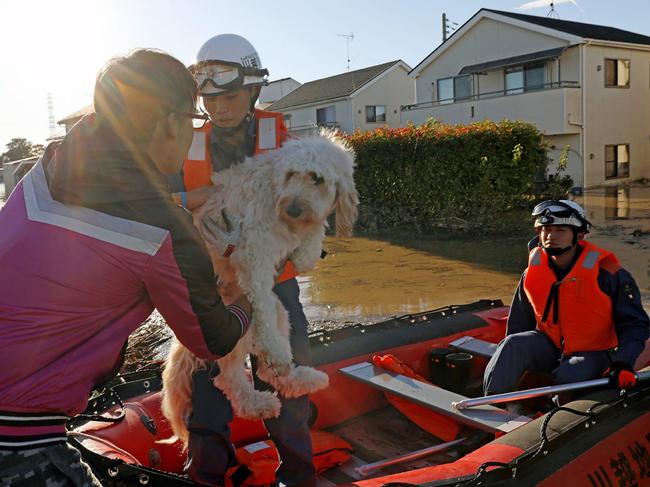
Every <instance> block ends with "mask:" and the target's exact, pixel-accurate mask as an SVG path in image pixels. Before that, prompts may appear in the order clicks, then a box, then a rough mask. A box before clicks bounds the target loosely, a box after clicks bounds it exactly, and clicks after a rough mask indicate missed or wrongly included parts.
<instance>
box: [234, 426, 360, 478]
mask: <svg viewBox="0 0 650 487" xmlns="http://www.w3.org/2000/svg"><path fill="white" fill-rule="evenodd" d="M311 443H312V450H313V454H314V467H315V468H316V472H317V473H321V472H324V471H325V470H327V469H329V468H332V467H336V466H337V465H340V464H342V463H344V462H346V461H347V460H348V459H349V458H350V452H351V451H352V445H350V444H349V443H348V442H347V441H345V440H344V439H343V438H340V437H338V436H336V435H334V434H332V433H328V432H326V431H318V430H312V431H311ZM235 456H236V458H237V462H239V466H236V467H232V468H230V469H228V472H227V473H226V477H227V478H226V485H227V486H228V487H244V486H257V485H274V484H275V471H276V470H277V469H278V466H279V465H280V459H279V456H278V452H277V450H276V449H275V445H274V444H273V442H272V441H271V440H263V441H258V442H256V443H252V444H250V445H246V446H243V447H241V448H237V450H236V452H235ZM242 465H243V466H245V467H246V468H245V470H244V471H245V473H244V474H243V475H242V473H241V472H242V470H243V469H242Z"/></svg>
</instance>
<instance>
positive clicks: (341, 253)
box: [299, 236, 526, 322]
mask: <svg viewBox="0 0 650 487" xmlns="http://www.w3.org/2000/svg"><path fill="white" fill-rule="evenodd" d="M324 248H325V249H326V250H327V252H328V254H327V256H326V257H325V259H323V260H321V262H319V263H318V265H317V267H316V268H315V269H314V270H313V271H312V272H309V273H307V274H305V275H302V276H300V277H299V282H300V287H301V297H302V301H303V303H304V306H305V313H306V314H307V317H308V318H309V319H310V321H321V320H322V321H331V322H337V321H368V320H369V319H373V318H376V319H379V318H381V317H386V316H391V315H396V314H408V313H416V312H419V311H425V310H430V309H433V308H438V307H440V306H446V305H449V304H463V303H468V302H471V301H476V300H478V299H503V300H504V301H509V300H510V297H511V295H512V292H513V290H514V288H515V286H516V284H517V281H518V279H519V274H520V272H521V269H522V268H523V266H524V265H525V262H526V243H525V242H519V241H515V240H512V239H510V240H508V241H502V242H500V241H494V240H470V241H467V240H435V239H425V238H405V237H401V238H391V239H390V240H388V239H387V238H386V237H385V236H363V237H354V238H351V239H336V238H328V239H327V241H326V242H325V245H324Z"/></svg>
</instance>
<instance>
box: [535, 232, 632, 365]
mask: <svg viewBox="0 0 650 487" xmlns="http://www.w3.org/2000/svg"><path fill="white" fill-rule="evenodd" d="M578 245H580V246H581V247H582V253H581V254H580V257H579V258H578V260H577V262H576V263H575V264H574V266H573V268H572V269H571V271H570V272H569V274H568V275H567V276H566V277H565V278H564V279H562V280H561V281H557V277H556V275H555V273H554V272H553V269H552V268H551V267H550V265H549V260H548V255H546V252H544V251H543V250H542V249H541V248H540V247H535V248H534V249H533V250H531V252H530V254H529V258H528V269H527V270H526V277H525V278H524V292H525V293H526V296H527V297H528V301H529V302H530V304H531V305H532V307H533V311H534V312H535V319H536V321H537V329H539V330H541V331H542V332H544V333H545V334H546V335H547V336H548V337H549V338H550V339H551V340H552V341H553V343H554V344H555V346H556V347H558V348H559V349H560V350H562V352H563V353H564V355H571V354H573V353H576V352H590V351H600V350H609V349H612V348H615V347H616V346H618V337H617V335H616V328H615V324H614V319H613V311H612V301H611V298H610V297H609V296H608V295H607V294H605V293H604V292H603V291H602V290H601V289H600V287H599V286H598V272H599V270H600V269H601V268H604V269H606V270H607V271H609V272H615V271H616V270H618V269H620V264H619V262H618V260H617V259H616V256H615V255H614V254H612V253H611V252H608V251H606V250H604V249H601V248H599V247H596V246H595V245H593V244H592V243H590V242H586V241H584V240H581V241H579V242H578ZM554 287H555V288H556V289H555V291H554V290H553V289H552V288H554ZM553 293H555V294H554V295H552V294H553ZM554 300H558V301H557V302H553V301H554ZM554 307H557V311H558V312H557V316H555V315H556V313H555V312H554V309H553V308H554ZM556 318H557V320H556Z"/></svg>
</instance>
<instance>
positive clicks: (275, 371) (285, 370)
mask: <svg viewBox="0 0 650 487" xmlns="http://www.w3.org/2000/svg"><path fill="white" fill-rule="evenodd" d="M287 342H288V341H287ZM287 344H288V343H285V341H278V344H277V346H271V347H264V346H260V345H261V344H259V343H258V346H257V347H256V349H255V355H256V356H257V360H258V364H259V366H261V367H262V368H263V369H267V370H268V372H269V374H271V376H276V377H285V376H287V375H289V373H290V372H291V368H292V366H293V363H292V362H293V356H292V354H291V348H290V347H288V346H281V345H287ZM269 350H271V351H269Z"/></svg>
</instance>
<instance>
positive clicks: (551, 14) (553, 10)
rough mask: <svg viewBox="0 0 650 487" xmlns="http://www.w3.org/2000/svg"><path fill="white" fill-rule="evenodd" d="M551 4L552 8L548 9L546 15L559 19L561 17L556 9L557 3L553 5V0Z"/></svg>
mask: <svg viewBox="0 0 650 487" xmlns="http://www.w3.org/2000/svg"><path fill="white" fill-rule="evenodd" d="M550 6H551V10H549V11H548V13H547V14H546V16H547V17H548V18H549V19H559V18H560V14H559V13H557V10H555V5H553V0H551V5H550Z"/></svg>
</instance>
